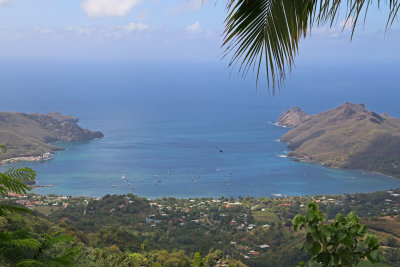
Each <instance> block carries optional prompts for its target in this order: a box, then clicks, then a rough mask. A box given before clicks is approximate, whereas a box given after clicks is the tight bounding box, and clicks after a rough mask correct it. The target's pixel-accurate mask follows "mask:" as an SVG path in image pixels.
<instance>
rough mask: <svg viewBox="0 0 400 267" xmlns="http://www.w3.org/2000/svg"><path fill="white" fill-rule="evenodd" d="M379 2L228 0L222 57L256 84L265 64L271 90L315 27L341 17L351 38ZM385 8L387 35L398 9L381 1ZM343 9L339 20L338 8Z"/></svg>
mask: <svg viewBox="0 0 400 267" xmlns="http://www.w3.org/2000/svg"><path fill="white" fill-rule="evenodd" d="M382 2H383V1H381V0H377V1H375V2H373V1H372V0H347V1H341V0H337V1H331V0H251V1H249V0H228V4H227V10H228V15H227V18H226V20H225V32H224V42H223V46H224V47H225V49H226V50H225V55H228V54H230V53H232V54H233V55H232V59H231V61H230V66H231V65H236V64H237V63H239V65H240V69H239V71H241V72H242V73H243V75H246V73H247V72H248V71H249V70H250V69H251V68H253V69H254V68H255V69H257V81H258V77H259V73H260V69H261V65H264V64H265V67H266V71H267V81H268V86H269V87H270V88H271V89H272V92H273V93H274V92H275V88H276V87H277V86H278V87H279V86H280V84H281V83H282V82H283V80H284V79H285V75H286V70H287V69H288V70H289V71H290V70H291V67H292V65H293V63H294V58H295V56H296V54H297V53H298V47H299V42H300V40H301V38H305V37H306V36H307V34H309V33H310V32H311V29H312V27H313V26H314V25H317V26H321V25H325V24H329V26H330V27H332V26H333V24H334V23H335V22H336V21H337V20H338V18H339V17H340V16H343V15H344V17H345V23H344V26H343V28H344V27H346V26H348V25H351V26H352V37H353V34H354V30H355V28H356V25H357V22H358V21H359V20H360V18H362V17H363V19H364V22H365V19H366V16H367V12H368V10H369V8H370V7H371V5H372V4H373V3H377V6H378V8H379V7H380V6H381V4H382ZM385 4H388V9H389V11H388V15H387V16H388V18H387V23H386V29H389V27H390V26H391V25H392V24H393V22H394V20H395V19H396V17H397V13H398V11H399V9H400V0H388V1H385ZM343 5H347V9H346V11H345V12H344V14H343V13H342V12H340V11H341V7H342V6H343Z"/></svg>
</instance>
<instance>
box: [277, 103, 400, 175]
mask: <svg viewBox="0 0 400 267" xmlns="http://www.w3.org/2000/svg"><path fill="white" fill-rule="evenodd" d="M297 121H298V120H297ZM281 141H282V142H288V143H289V145H288V148H289V149H290V150H291V151H290V152H289V153H288V156H289V157H294V158H300V159H305V160H307V161H311V162H318V163H321V164H323V165H325V166H330V167H339V168H351V169H364V170H369V171H376V172H380V173H383V174H386V175H391V176H396V177H400V120H399V119H397V118H393V117H391V116H389V115H388V114H386V113H382V114H377V113H375V112H373V111H369V110H367V109H366V107H365V105H363V104H353V103H345V104H343V105H340V106H339V107H337V108H334V109H331V110H328V111H325V112H322V113H319V114H315V115H312V116H310V117H309V118H308V119H306V120H304V121H303V122H301V123H299V124H298V125H297V127H296V128H293V129H291V130H290V131H289V132H287V133H286V134H285V135H284V136H283V137H282V138H281Z"/></svg>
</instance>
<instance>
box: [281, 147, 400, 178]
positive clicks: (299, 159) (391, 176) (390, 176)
mask: <svg viewBox="0 0 400 267" xmlns="http://www.w3.org/2000/svg"><path fill="white" fill-rule="evenodd" d="M282 158H283V157H282ZM285 158H288V159H291V160H293V161H296V162H306V163H311V164H317V165H320V166H322V167H325V168H329V169H337V170H354V171H363V172H369V173H373V174H379V175H382V176H385V177H388V178H392V179H397V180H399V179H400V177H396V176H393V175H390V174H386V173H383V172H378V171H373V170H370V171H369V170H364V169H352V168H342V167H336V166H327V165H325V164H324V163H323V162H319V161H311V160H307V159H306V158H299V157H296V156H289V153H288V154H286V157H285Z"/></svg>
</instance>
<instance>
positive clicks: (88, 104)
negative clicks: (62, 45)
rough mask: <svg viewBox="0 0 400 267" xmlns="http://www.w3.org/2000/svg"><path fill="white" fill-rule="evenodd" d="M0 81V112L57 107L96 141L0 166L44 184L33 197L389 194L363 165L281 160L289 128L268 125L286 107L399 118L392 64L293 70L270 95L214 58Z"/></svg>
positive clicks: (49, 65)
mask: <svg viewBox="0 0 400 267" xmlns="http://www.w3.org/2000/svg"><path fill="white" fill-rule="evenodd" d="M0 81H1V89H0V90H1V102H0V110H2V111H20V112H29V113H34V112H41V113H47V112H50V111H53V110H56V111H59V112H62V113H64V114H68V115H75V116H77V117H78V118H79V119H80V125H81V126H83V127H86V128H89V129H92V130H101V131H102V132H103V133H104V134H105V137H104V138H101V139H98V140H94V141H91V142H77V143H58V144H57V145H59V146H61V147H64V148H65V150H63V151H58V152H56V153H55V156H54V159H53V160H51V161H48V162H43V163H18V164H16V165H3V166H0V170H3V171H4V170H5V169H7V168H10V167H14V166H18V167H19V166H29V167H31V168H33V169H35V170H36V171H37V172H38V177H37V180H38V183H39V184H42V185H43V184H51V185H53V187H52V188H40V189H35V190H34V192H36V193H40V194H48V193H56V194H63V195H74V196H76V195H87V196H89V195H90V196H103V195H105V194H123V193H128V192H129V193H134V194H137V195H139V196H145V197H149V198H155V197H161V196H176V197H219V196H225V197H229V196H234V197H237V196H255V197H258V196H271V194H282V195H315V194H339V193H352V192H372V191H377V190H384V189H390V188H396V187H400V179H394V178H390V177H386V176H383V175H379V174H373V173H368V172H365V171H363V170H339V169H330V168H325V167H322V166H320V165H318V164H310V163H305V162H295V161H292V160H291V159H289V158H286V157H284V155H285V154H286V153H287V149H286V146H287V144H285V143H280V142H279V141H278V140H279V138H280V137H281V136H282V135H283V134H284V133H285V132H286V131H288V129H285V128H282V127H277V126H274V125H272V124H270V123H269V122H271V121H275V120H277V118H278V117H279V115H280V114H281V113H283V112H284V111H285V110H287V109H289V108H291V107H293V106H299V107H301V108H302V109H304V110H305V111H306V112H308V113H309V114H313V113H318V112H321V111H324V110H327V109H331V108H334V107H336V106H337V105H340V104H342V103H344V102H346V101H350V102H355V103H364V104H365V105H366V106H367V108H368V109H370V110H374V111H376V112H387V113H389V114H390V115H392V116H396V117H400V109H399V99H400V90H399V89H400V88H399V84H400V76H399V75H398V73H397V71H396V68H395V67H394V66H390V65H385V64H381V65H361V64H360V65H348V64H347V65H345V66H339V65H326V64H314V65H305V64H299V65H298V66H297V67H296V68H295V69H294V70H293V73H292V74H291V75H290V77H289V79H288V80H287V82H286V84H285V87H283V88H282V89H281V90H278V91H277V93H276V95H275V96H272V95H271V94H269V93H268V91H267V89H266V87H265V84H264V83H263V82H264V81H261V82H260V84H259V85H258V87H256V85H255V79H254V77H253V76H252V75H249V76H248V77H247V79H245V80H244V79H242V78H241V77H239V76H238V75H237V73H236V72H232V73H230V70H229V69H227V67H226V65H224V64H223V63H215V62H214V63H204V62H203V63H197V64H194V63H185V62H176V63H171V62H158V63H151V62H100V61H99V62H69V61H47V62H44V61H33V60H31V61H26V62H25V61H18V60H17V61H11V60H8V61H4V62H1V64H0ZM0 142H1V140H0ZM220 150H222V151H223V152H220ZM122 176H125V177H126V179H122V178H121V177H122Z"/></svg>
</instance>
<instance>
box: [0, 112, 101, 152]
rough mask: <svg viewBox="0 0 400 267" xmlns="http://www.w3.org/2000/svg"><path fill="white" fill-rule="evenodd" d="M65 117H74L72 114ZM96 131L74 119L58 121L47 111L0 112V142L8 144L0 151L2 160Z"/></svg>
mask: <svg viewBox="0 0 400 267" xmlns="http://www.w3.org/2000/svg"><path fill="white" fill-rule="evenodd" d="M60 116H62V114H60ZM65 118H66V119H69V120H71V117H68V116H65ZM95 134H96V133H92V132H90V131H88V130H85V129H82V128H80V127H79V126H78V125H76V124H75V122H71V121H59V120H56V119H54V118H53V117H51V116H48V115H42V114H25V113H15V112H0V144H2V145H5V146H6V147H7V152H6V153H0V160H2V159H7V158H13V157H22V156H39V155H41V154H43V153H45V152H48V151H53V150H57V149H60V148H57V147H55V146H52V145H49V144H48V143H49V142H54V141H72V140H79V139H80V138H84V139H93V138H92V137H96V136H95Z"/></svg>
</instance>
